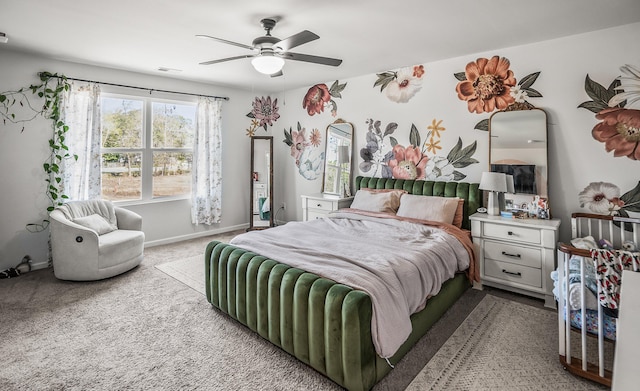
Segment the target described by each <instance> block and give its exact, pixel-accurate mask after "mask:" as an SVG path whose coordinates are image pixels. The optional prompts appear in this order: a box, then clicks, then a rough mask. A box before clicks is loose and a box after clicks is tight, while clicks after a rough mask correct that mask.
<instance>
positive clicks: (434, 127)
mask: <svg viewBox="0 0 640 391" xmlns="http://www.w3.org/2000/svg"><path fill="white" fill-rule="evenodd" d="M442 121H443V120H440V121H437V122H436V119H435V118H434V119H433V121H431V125H429V126H427V129H429V130H430V131H431V135H432V136H431V137H434V136H435V137H438V138H440V137H442V136H441V135H440V132H444V131H445V130H447V128H445V127H443V126H440V124H441V123H442Z"/></svg>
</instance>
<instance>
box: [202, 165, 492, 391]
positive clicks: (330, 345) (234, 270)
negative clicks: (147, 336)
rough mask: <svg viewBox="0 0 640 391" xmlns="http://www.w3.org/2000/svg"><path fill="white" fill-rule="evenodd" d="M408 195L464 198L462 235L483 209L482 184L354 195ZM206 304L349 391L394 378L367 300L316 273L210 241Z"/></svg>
mask: <svg viewBox="0 0 640 391" xmlns="http://www.w3.org/2000/svg"><path fill="white" fill-rule="evenodd" d="M361 188H374V189H404V190H406V191H407V192H408V193H410V194H416V195H429V196H442V197H460V198H463V199H465V200H466V202H465V204H464V219H463V228H464V229H469V219H468V216H469V214H470V213H472V212H473V211H475V210H476V209H477V208H478V207H479V206H480V202H481V199H480V191H479V190H478V184H477V183H476V184H470V183H463V182H432V181H421V180H415V181H413V180H399V179H387V178H369V177H360V176H359V177H357V178H356V189H361ZM205 275H206V292H207V300H208V301H209V302H210V303H211V304H212V306H214V307H215V308H217V309H219V310H220V311H222V312H225V313H227V314H228V315H230V316H231V317H233V318H234V319H236V320H238V321H239V322H240V323H242V324H244V325H245V326H247V327H249V328H250V329H251V330H253V331H255V332H257V333H258V334H259V335H261V336H262V337H263V338H265V339H267V340H269V341H270V342H271V343H273V344H275V345H276V346H278V347H280V348H282V349H283V350H285V351H286V352H288V353H290V354H291V355H293V356H295V357H296V358H297V359H299V360H300V361H302V362H304V363H305V364H307V365H309V366H311V367H312V368H314V369H315V370H317V371H318V372H320V373H322V374H323V375H325V376H327V377H328V378H330V379H331V380H333V381H334V382H336V383H338V384H339V385H341V386H343V387H345V388H347V389H348V390H368V389H370V388H371V387H373V386H374V385H375V384H376V383H377V382H379V381H380V380H381V379H382V378H383V377H384V376H385V375H386V374H387V373H389V372H390V371H391V369H392V368H391V367H390V366H389V364H388V363H387V362H386V361H385V360H384V359H382V358H380V357H379V356H378V355H377V354H376V351H375V348H374V345H373V342H372V337H371V317H372V307H371V299H370V297H369V296H368V295H367V294H366V293H364V292H362V291H358V290H354V289H351V288H350V287H348V286H345V285H342V284H338V283H336V282H333V281H331V280H328V279H325V278H322V277H319V276H317V275H315V274H312V273H308V272H305V271H303V270H300V269H297V268H293V267H290V266H287V265H285V264H282V263H278V262H276V261H274V260H271V259H268V258H266V257H263V256H261V255H258V254H255V253H252V252H249V251H246V250H243V249H239V248H237V247H234V246H232V245H229V244H226V243H221V242H217V241H213V242H211V243H209V244H208V245H207V248H206V251H205ZM469 286H470V283H469V281H468V279H467V278H466V276H465V275H464V274H463V273H459V274H457V275H456V276H455V277H454V278H452V279H450V280H448V281H446V282H445V283H444V284H443V285H442V288H441V290H440V293H438V295H436V296H434V297H432V298H430V299H429V300H428V302H427V305H426V307H425V308H424V309H423V310H422V311H420V312H418V313H415V314H413V315H412V316H411V324H412V328H413V331H412V333H411V335H410V336H409V338H408V339H407V340H406V341H405V343H404V344H403V345H402V346H401V347H400V348H399V349H398V351H397V352H396V353H395V355H394V356H393V357H392V358H391V359H389V361H390V362H391V364H396V363H397V362H398V361H400V359H401V358H402V357H403V356H404V355H405V354H406V353H407V352H408V351H409V350H410V349H411V347H413V345H415V344H416V342H417V341H418V340H419V339H420V338H421V337H422V336H423V335H424V334H425V333H426V332H427V330H428V329H429V328H430V327H431V326H432V325H433V324H434V323H435V322H436V321H437V320H438V319H439V318H440V317H441V316H442V315H443V314H444V313H445V312H446V310H447V309H448V308H449V307H450V306H451V305H453V303H455V302H456V301H457V299H458V298H459V297H460V296H461V295H462V294H463V293H464V291H465V290H466V289H467V288H469Z"/></svg>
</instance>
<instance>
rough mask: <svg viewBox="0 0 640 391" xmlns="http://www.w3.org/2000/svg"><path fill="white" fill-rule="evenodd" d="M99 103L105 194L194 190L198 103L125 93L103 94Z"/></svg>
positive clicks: (127, 196)
mask: <svg viewBox="0 0 640 391" xmlns="http://www.w3.org/2000/svg"><path fill="white" fill-rule="evenodd" d="M100 103H101V121H102V122H101V132H102V135H101V148H100V153H101V162H102V168H101V171H102V173H101V175H102V198H104V199H107V200H111V201H132V200H149V199H155V198H162V197H180V196H186V195H189V194H190V193H191V169H192V163H193V137H194V133H195V132H194V129H195V115H196V105H195V103H190V102H174V101H160V100H158V99H153V100H152V99H149V98H140V97H134V96H123V95H106V96H105V95H103V97H102V98H101V100H100Z"/></svg>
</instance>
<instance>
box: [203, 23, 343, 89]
mask: <svg viewBox="0 0 640 391" xmlns="http://www.w3.org/2000/svg"><path fill="white" fill-rule="evenodd" d="M260 23H261V24H262V27H263V28H264V29H265V30H266V32H267V33H266V34H265V35H264V36H262V37H258V38H256V39H254V40H253V42H252V43H251V46H250V45H245V44H242V43H237V42H233V41H228V40H226V39H222V38H216V37H212V36H209V35H202V34H200V35H196V37H200V38H208V39H212V40H214V41H218V42H222V43H226V44H228V45H233V46H238V47H241V48H245V49H249V50H251V51H253V52H254V54H246V55H243V56H235V57H228V58H222V59H219V60H211V61H205V62H201V63H200V65H211V64H217V63H220V62H225V61H231V60H238V59H241V58H253V60H251V64H252V65H253V67H254V68H255V69H256V70H257V71H258V72H260V73H264V74H265V75H271V77H276V76H281V75H282V67H283V66H284V60H285V59H287V60H295V61H304V62H311V63H314V64H322V65H330V66H334V67H337V66H338V65H340V64H341V63H342V60H338V59H336V58H329V57H320V56H312V55H309V54H301V53H293V52H290V51H289V50H290V49H293V48H295V47H298V46H300V45H303V44H305V43H308V42H311V41H314V40H316V39H318V38H320V37H319V36H318V35H316V34H314V33H312V32H311V31H307V30H304V31H302V32H299V33H298V34H294V35H292V36H290V37H288V38H285V39H280V38H276V37H274V36H272V35H271V30H273V28H274V27H275V26H276V20H275V19H272V18H265V19H262V20H261V21H260Z"/></svg>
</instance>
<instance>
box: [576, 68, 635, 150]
mask: <svg viewBox="0 0 640 391" xmlns="http://www.w3.org/2000/svg"><path fill="white" fill-rule="evenodd" d="M620 70H621V71H622V73H623V76H620V77H618V78H616V79H615V80H613V82H611V84H610V85H609V87H608V88H605V87H603V86H602V85H600V84H598V83H596V82H595V81H593V80H591V78H590V77H589V75H588V74H587V77H586V78H585V82H584V90H585V92H586V93H587V95H589V97H590V98H591V99H592V100H590V101H586V102H583V103H581V104H580V105H579V106H578V107H579V108H583V109H587V110H589V111H591V112H594V113H596V119H598V120H600V121H601V122H599V123H598V124H596V126H594V128H593V130H592V131H591V135H592V136H593V138H594V139H596V140H598V141H599V142H601V143H604V145H605V149H606V150H607V152H611V151H613V156H615V157H621V156H626V157H628V158H629V159H632V160H640V146H639V143H640V110H638V109H633V108H631V107H634V106H636V107H640V104H638V103H640V69H638V68H636V67H634V66H632V65H624V66H622V67H620ZM617 91H621V92H617Z"/></svg>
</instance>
